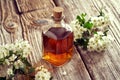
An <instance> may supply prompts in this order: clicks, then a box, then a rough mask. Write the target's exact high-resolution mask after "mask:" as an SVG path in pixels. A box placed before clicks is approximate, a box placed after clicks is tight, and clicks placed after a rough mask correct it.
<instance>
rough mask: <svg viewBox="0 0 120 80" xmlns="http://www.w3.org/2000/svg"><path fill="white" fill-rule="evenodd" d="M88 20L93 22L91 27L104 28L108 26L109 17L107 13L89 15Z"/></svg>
mask: <svg viewBox="0 0 120 80" xmlns="http://www.w3.org/2000/svg"><path fill="white" fill-rule="evenodd" d="M90 21H91V22H92V23H93V28H99V29H101V28H102V29H104V28H106V27H107V26H108V24H109V22H110V19H109V16H108V15H105V16H99V17H91V19H90Z"/></svg>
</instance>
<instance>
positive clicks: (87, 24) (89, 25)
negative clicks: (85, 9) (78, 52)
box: [71, 13, 111, 52]
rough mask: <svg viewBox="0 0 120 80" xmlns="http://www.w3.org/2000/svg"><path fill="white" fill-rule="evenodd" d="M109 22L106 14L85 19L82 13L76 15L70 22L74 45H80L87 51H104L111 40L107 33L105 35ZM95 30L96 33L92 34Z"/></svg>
mask: <svg viewBox="0 0 120 80" xmlns="http://www.w3.org/2000/svg"><path fill="white" fill-rule="evenodd" d="M103 14H104V13H103ZM109 23H110V19H109V16H108V15H101V14H100V15H99V16H96V17H91V18H90V19H89V20H85V16H83V14H81V15H78V16H77V18H76V20H74V21H72V22H71V28H72V30H73V32H74V41H75V43H76V45H80V46H81V47H82V48H84V49H87V50H88V51H97V52H101V51H104V50H105V49H106V48H107V46H108V45H109V43H110V41H111V39H110V37H109V35H107V31H108V25H109ZM81 25H82V26H81ZM96 32H97V34H94V33H96ZM103 33H105V34H103ZM76 39H78V40H76ZM87 40H88V42H87ZM80 42H81V43H80ZM86 44H87V45H86Z"/></svg>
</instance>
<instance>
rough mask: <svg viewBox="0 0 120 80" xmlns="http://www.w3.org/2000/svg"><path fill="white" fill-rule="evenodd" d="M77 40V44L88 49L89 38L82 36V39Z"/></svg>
mask: <svg viewBox="0 0 120 80" xmlns="http://www.w3.org/2000/svg"><path fill="white" fill-rule="evenodd" d="M76 42H77V44H79V45H80V46H82V47H83V49H87V45H88V42H89V39H87V38H80V39H76Z"/></svg>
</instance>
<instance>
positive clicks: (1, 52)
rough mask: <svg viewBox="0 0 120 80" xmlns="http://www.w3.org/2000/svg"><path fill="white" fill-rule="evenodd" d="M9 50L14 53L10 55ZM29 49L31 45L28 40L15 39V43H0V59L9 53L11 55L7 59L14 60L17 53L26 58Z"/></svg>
mask: <svg viewBox="0 0 120 80" xmlns="http://www.w3.org/2000/svg"><path fill="white" fill-rule="evenodd" d="M10 51H12V52H13V53H14V54H12V55H11V54H10ZM30 51H31V46H30V45H29V43H28V41H23V40H17V41H16V42H15V43H11V44H6V45H0V59H2V58H5V57H6V56H9V55H11V57H10V58H9V61H14V60H15V58H16V57H17V55H21V56H22V57H25V58H26V57H27V56H28V54H29V53H30ZM6 61H7V60H6Z"/></svg>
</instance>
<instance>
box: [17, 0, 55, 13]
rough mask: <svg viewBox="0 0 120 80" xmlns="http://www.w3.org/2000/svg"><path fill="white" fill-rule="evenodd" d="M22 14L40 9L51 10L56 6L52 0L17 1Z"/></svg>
mask: <svg viewBox="0 0 120 80" xmlns="http://www.w3.org/2000/svg"><path fill="white" fill-rule="evenodd" d="M15 1H16V3H17V7H18V10H19V12H20V13H23V12H29V11H34V10H38V9H46V8H49V9H51V8H52V7H53V5H54V3H53V2H52V0H34V1H33V0H32V1H30V0H15Z"/></svg>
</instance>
